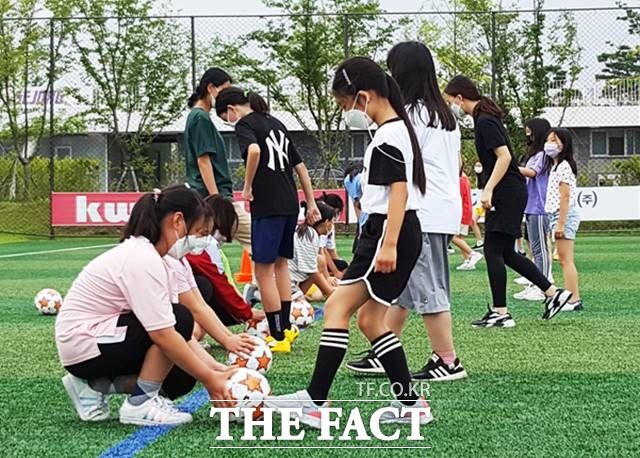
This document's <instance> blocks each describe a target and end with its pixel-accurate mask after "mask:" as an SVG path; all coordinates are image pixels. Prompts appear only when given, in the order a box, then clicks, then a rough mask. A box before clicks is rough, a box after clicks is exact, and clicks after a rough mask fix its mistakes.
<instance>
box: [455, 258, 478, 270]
mask: <svg viewBox="0 0 640 458" xmlns="http://www.w3.org/2000/svg"><path fill="white" fill-rule="evenodd" d="M470 259H471V258H469V259H465V260H464V262H463V263H462V264H460V265H459V266H458V267H456V270H476V266H472V265H471V264H469V260H470Z"/></svg>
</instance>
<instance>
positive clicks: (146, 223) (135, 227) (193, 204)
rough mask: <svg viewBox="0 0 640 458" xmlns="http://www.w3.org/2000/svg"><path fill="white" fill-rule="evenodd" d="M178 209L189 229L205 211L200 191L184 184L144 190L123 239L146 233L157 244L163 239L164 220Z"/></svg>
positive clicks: (132, 211)
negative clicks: (161, 237) (149, 190)
mask: <svg viewBox="0 0 640 458" xmlns="http://www.w3.org/2000/svg"><path fill="white" fill-rule="evenodd" d="M176 212H181V213H182V214H183V216H184V221H185V224H186V225H187V232H188V231H189V230H190V229H191V226H192V225H193V224H194V223H195V222H197V221H198V220H199V219H200V218H202V217H204V216H205V214H206V210H205V206H204V202H203V200H202V197H200V194H198V193H197V192H195V191H194V190H192V189H190V188H188V187H187V186H185V185H174V186H170V187H168V188H166V189H163V190H162V191H160V190H155V191H154V192H148V193H146V194H144V195H143V196H142V197H140V199H139V200H138V202H136V204H135V205H134V206H133V210H131V216H130V217H129V222H127V225H126V226H125V228H124V232H123V234H122V238H121V239H120V241H121V242H122V241H124V240H126V239H128V238H129V237H131V236H143V237H146V238H147V239H149V241H150V242H151V243H152V244H154V245H155V244H156V243H158V241H159V240H160V236H161V232H162V231H161V227H160V224H161V223H162V220H163V219H164V218H165V216H167V215H170V214H172V213H176Z"/></svg>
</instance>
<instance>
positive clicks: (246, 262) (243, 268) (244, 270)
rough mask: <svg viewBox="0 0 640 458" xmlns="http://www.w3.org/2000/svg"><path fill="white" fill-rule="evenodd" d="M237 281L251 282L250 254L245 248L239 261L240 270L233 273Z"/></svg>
mask: <svg viewBox="0 0 640 458" xmlns="http://www.w3.org/2000/svg"><path fill="white" fill-rule="evenodd" d="M235 279H236V282H237V283H251V282H252V281H253V272H252V270H251V256H250V255H249V252H248V251H247V250H244V251H243V252H242V261H240V272H238V273H237V274H235Z"/></svg>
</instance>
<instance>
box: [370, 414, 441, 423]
mask: <svg viewBox="0 0 640 458" xmlns="http://www.w3.org/2000/svg"><path fill="white" fill-rule="evenodd" d="M432 421H433V415H432V414H429V415H420V424H421V425H428V424H429V423H431V422H432ZM392 423H397V424H399V425H410V424H411V423H412V422H411V417H409V418H407V417H401V418H393V419H389V420H382V419H381V420H380V424H381V425H389V424H392Z"/></svg>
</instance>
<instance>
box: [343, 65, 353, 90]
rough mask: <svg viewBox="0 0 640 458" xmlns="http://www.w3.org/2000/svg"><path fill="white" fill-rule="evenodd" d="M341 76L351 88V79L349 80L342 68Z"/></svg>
mask: <svg viewBox="0 0 640 458" xmlns="http://www.w3.org/2000/svg"><path fill="white" fill-rule="evenodd" d="M342 76H344V79H345V80H347V84H348V85H349V86H351V85H352V84H351V78H349V75H347V70H346V69H344V68H343V69H342Z"/></svg>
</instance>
